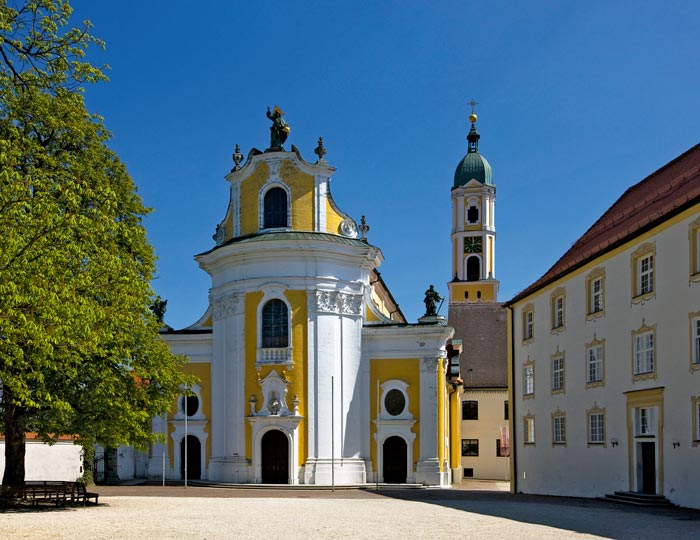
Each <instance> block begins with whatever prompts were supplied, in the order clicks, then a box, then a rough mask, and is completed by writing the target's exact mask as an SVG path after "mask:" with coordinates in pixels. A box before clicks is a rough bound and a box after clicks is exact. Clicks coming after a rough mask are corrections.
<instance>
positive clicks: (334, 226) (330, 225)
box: [326, 192, 345, 234]
mask: <svg viewBox="0 0 700 540" xmlns="http://www.w3.org/2000/svg"><path fill="white" fill-rule="evenodd" d="M328 197H330V192H329V193H328ZM343 219H345V218H343V216H341V215H340V214H339V213H338V212H336V211H335V208H333V205H332V204H331V202H330V200H329V199H328V198H326V232H328V233H331V234H338V230H339V227H340V222H341V221H343Z"/></svg>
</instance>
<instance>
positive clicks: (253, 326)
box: [245, 292, 270, 460]
mask: <svg viewBox="0 0 700 540" xmlns="http://www.w3.org/2000/svg"><path fill="white" fill-rule="evenodd" d="M262 297H263V293H262V292H252V293H247V294H246V295H245V358H246V361H245V396H246V400H247V399H249V398H250V396H251V394H252V395H254V396H255V397H256V398H257V400H258V403H259V404H260V403H262V395H261V393H260V385H259V384H258V374H257V371H256V370H255V357H256V355H257V348H258V347H257V336H258V321H257V308H258V304H259V303H260V300H261V299H262ZM269 372H270V368H269V367H268V368H266V369H265V370H263V371H262V372H261V376H262V377H264V376H265V375H267V374H268V373H269ZM245 455H246V458H248V459H249V460H252V459H253V442H252V431H251V429H250V424H249V423H248V422H246V426H245Z"/></svg>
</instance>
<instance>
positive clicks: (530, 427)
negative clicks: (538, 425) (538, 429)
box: [523, 416, 535, 444]
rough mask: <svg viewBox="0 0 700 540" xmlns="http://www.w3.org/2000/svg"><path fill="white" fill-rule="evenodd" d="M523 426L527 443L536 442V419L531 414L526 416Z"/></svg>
mask: <svg viewBox="0 0 700 540" xmlns="http://www.w3.org/2000/svg"><path fill="white" fill-rule="evenodd" d="M523 427H524V435H525V436H524V440H525V444H535V419H534V418H533V417H531V416H529V417H527V418H524V420H523Z"/></svg>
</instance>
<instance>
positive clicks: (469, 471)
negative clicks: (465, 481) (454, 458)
mask: <svg viewBox="0 0 700 540" xmlns="http://www.w3.org/2000/svg"><path fill="white" fill-rule="evenodd" d="M463 473H464V478H474V469H472V468H471V467H469V468H467V467H464V469H463Z"/></svg>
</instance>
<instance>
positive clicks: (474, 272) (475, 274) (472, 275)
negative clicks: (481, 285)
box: [467, 255, 481, 281]
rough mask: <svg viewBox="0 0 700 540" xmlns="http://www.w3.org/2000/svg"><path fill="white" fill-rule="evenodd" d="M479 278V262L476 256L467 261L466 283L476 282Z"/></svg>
mask: <svg viewBox="0 0 700 540" xmlns="http://www.w3.org/2000/svg"><path fill="white" fill-rule="evenodd" d="M480 278H481V261H480V260H479V257H477V256H476V255H472V256H471V257H469V258H468V259H467V281H478V280H479V279H480Z"/></svg>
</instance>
